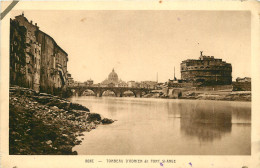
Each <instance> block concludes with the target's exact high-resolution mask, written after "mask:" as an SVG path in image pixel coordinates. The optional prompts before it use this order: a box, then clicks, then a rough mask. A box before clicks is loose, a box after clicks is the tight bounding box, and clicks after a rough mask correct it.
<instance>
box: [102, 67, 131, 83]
mask: <svg viewBox="0 0 260 168" xmlns="http://www.w3.org/2000/svg"><path fill="white" fill-rule="evenodd" d="M101 85H102V86H105V87H127V83H126V82H124V81H122V80H121V79H119V78H118V75H117V73H116V72H115V70H114V68H113V70H112V72H110V74H109V75H108V78H107V79H106V80H104V81H103V82H101Z"/></svg>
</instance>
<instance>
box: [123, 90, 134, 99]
mask: <svg viewBox="0 0 260 168" xmlns="http://www.w3.org/2000/svg"><path fill="white" fill-rule="evenodd" d="M122 97H136V92H135V91H134V90H131V89H128V90H123V91H122Z"/></svg>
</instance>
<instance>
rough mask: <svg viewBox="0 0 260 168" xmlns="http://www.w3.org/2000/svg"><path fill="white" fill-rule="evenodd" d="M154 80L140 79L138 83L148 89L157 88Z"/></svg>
mask: <svg viewBox="0 0 260 168" xmlns="http://www.w3.org/2000/svg"><path fill="white" fill-rule="evenodd" d="M157 84H158V83H157V82H156V81H142V82H141V83H140V88H149V89H156V88H157Z"/></svg>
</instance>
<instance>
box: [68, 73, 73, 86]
mask: <svg viewBox="0 0 260 168" xmlns="http://www.w3.org/2000/svg"><path fill="white" fill-rule="evenodd" d="M67 76H68V86H73V85H74V79H73V78H72V76H71V74H70V73H68V74H67Z"/></svg>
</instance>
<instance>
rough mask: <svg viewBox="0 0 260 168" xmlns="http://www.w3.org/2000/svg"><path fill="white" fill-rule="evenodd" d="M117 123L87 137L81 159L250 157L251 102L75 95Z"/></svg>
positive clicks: (92, 109) (88, 134)
mask: <svg viewBox="0 0 260 168" xmlns="http://www.w3.org/2000/svg"><path fill="white" fill-rule="evenodd" d="M70 101H72V102H76V103H80V104H82V105H84V106H86V107H88V108H89V109H90V111H91V112H95V113H99V114H101V115H102V116H104V117H106V118H111V119H113V120H117V121H115V122H114V123H113V124H110V125H100V126H98V128H96V129H95V130H92V131H91V132H86V133H84V136H82V137H83V138H84V140H83V141H82V144H81V145H78V146H75V147H74V148H73V150H76V151H77V152H78V154H79V155H250V154H251V102H235V101H211V100H178V99H153V98H117V97H88V96H82V97H73V98H71V99H70Z"/></svg>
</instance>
